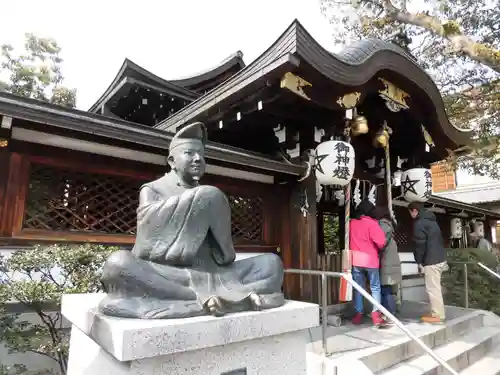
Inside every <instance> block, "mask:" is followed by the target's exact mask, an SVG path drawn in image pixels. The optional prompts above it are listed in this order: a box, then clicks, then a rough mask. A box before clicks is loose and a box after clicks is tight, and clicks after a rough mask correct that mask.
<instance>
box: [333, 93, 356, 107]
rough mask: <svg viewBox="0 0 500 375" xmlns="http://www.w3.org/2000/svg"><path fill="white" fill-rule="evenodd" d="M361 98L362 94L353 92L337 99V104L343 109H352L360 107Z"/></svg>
mask: <svg viewBox="0 0 500 375" xmlns="http://www.w3.org/2000/svg"><path fill="white" fill-rule="evenodd" d="M360 98H361V93H360V92H351V93H349V94H345V95H344V96H341V97H339V98H338V99H337V104H338V105H339V106H341V107H342V108H343V109H352V108H354V107H356V106H357V105H358V102H359V99H360Z"/></svg>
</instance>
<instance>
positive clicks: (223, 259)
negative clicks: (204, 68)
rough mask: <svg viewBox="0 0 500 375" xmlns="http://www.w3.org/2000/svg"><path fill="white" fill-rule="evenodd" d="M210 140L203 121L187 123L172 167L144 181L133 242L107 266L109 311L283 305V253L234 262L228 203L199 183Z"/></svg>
mask: <svg viewBox="0 0 500 375" xmlns="http://www.w3.org/2000/svg"><path fill="white" fill-rule="evenodd" d="M206 140H207V132H206V128H205V126H204V125H203V124H202V123H195V124H191V125H188V126H186V127H184V128H183V129H182V130H180V131H179V132H178V133H177V134H176V135H175V136H174V138H173V139H172V142H171V144H170V148H169V156H168V163H169V165H170V167H171V171H170V172H169V173H167V174H166V175H165V176H164V177H161V178H159V179H158V180H155V181H153V182H150V183H147V184H145V185H143V186H142V187H141V191H140V194H139V208H138V209H137V238H136V243H135V246H134V248H133V250H132V251H131V252H130V251H128V250H120V251H117V252H115V253H113V254H111V255H110V257H109V258H108V259H107V261H106V263H105V264H104V269H103V274H102V278H101V281H102V284H103V287H104V290H105V292H107V296H106V297H105V298H104V299H103V300H102V301H101V303H100V306H99V308H100V310H101V311H102V312H103V313H104V314H106V315H110V316H116V317H124V318H142V319H165V318H183V317H192V316H200V315H205V314H212V315H215V316H219V315H223V314H225V313H228V312H238V311H247V310H259V309H268V308H273V307H278V306H281V305H283V303H284V297H283V293H282V292H281V285H282V282H283V264H282V262H281V259H280V258H279V257H278V256H277V255H275V254H263V255H258V256H255V257H252V258H247V259H243V260H239V261H235V258H236V252H235V249H234V245H233V240H232V237H231V211H230V207H229V202H228V200H227V198H226V196H225V195H224V193H223V192H222V191H220V190H219V189H218V188H216V187H213V186H206V185H199V180H200V178H201V177H202V176H203V174H204V172H205V159H204V149H205V143H206Z"/></svg>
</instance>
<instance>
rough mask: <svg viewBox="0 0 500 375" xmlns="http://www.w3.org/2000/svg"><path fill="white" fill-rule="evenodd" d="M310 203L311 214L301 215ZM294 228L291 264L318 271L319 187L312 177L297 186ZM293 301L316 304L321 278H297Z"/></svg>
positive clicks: (293, 201)
mask: <svg viewBox="0 0 500 375" xmlns="http://www.w3.org/2000/svg"><path fill="white" fill-rule="evenodd" d="M306 197H307V203H308V204H309V208H308V209H307V214H306V215H304V213H303V211H301V208H302V206H303V205H304V203H305V200H306ZM290 226H291V228H290V229H291V236H290V237H291V263H292V266H293V267H294V268H301V269H317V264H316V263H317V262H316V260H317V259H316V258H317V241H318V237H317V235H318V234H317V218H316V186H315V179H314V176H313V175H312V174H311V176H309V177H308V178H307V179H306V180H304V181H302V182H301V183H297V184H296V185H295V186H294V188H293V192H292V198H291V205H290ZM294 279H295V280H294V282H293V284H292V285H293V288H294V289H293V290H292V298H295V299H300V300H303V301H314V300H315V298H316V296H315V290H316V285H317V276H294Z"/></svg>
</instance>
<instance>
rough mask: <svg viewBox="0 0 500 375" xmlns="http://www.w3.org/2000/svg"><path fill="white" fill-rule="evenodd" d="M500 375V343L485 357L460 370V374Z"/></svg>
mask: <svg viewBox="0 0 500 375" xmlns="http://www.w3.org/2000/svg"><path fill="white" fill-rule="evenodd" d="M478 374H481V375H500V345H497V346H496V347H495V348H493V350H491V351H490V352H488V353H486V354H485V356H484V357H483V358H481V359H480V360H479V361H477V362H475V363H474V364H472V365H470V366H469V367H467V368H466V369H465V370H462V371H460V375H478Z"/></svg>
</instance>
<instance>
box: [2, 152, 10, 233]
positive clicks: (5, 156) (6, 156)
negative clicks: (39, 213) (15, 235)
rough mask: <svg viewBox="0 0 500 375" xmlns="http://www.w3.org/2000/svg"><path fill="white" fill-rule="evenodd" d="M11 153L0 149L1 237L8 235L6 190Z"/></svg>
mask: <svg viewBox="0 0 500 375" xmlns="http://www.w3.org/2000/svg"><path fill="white" fill-rule="evenodd" d="M9 164H10V152H9V150H8V149H5V148H4V149H0V171H1V172H0V236H2V237H3V236H4V235H6V233H5V230H4V228H5V226H4V221H5V218H6V215H7V214H6V212H7V207H6V204H7V202H6V194H7V192H6V190H7V181H8V178H9Z"/></svg>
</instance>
